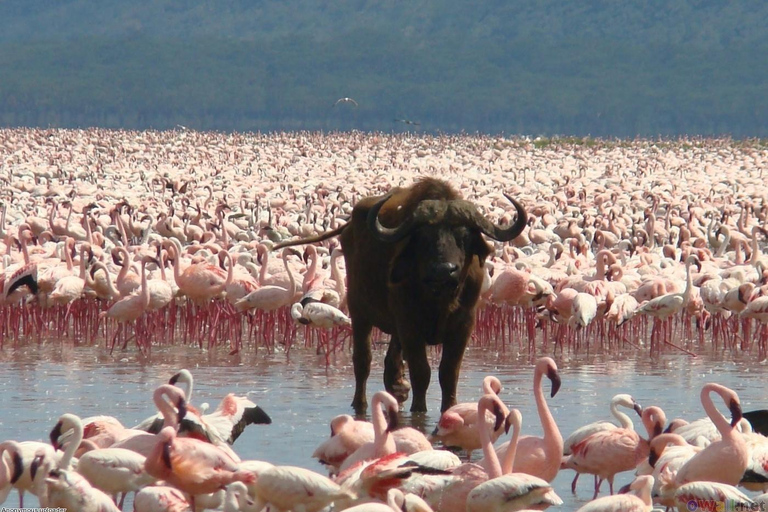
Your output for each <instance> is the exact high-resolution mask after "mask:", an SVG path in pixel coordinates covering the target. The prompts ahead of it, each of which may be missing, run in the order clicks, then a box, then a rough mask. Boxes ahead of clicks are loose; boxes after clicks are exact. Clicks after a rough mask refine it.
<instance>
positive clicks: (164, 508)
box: [133, 485, 193, 512]
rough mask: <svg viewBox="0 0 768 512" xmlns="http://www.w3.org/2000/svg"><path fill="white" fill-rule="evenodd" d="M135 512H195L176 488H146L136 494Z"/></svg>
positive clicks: (161, 486)
mask: <svg viewBox="0 0 768 512" xmlns="http://www.w3.org/2000/svg"><path fill="white" fill-rule="evenodd" d="M133 510H134V512H193V511H192V508H190V503H189V500H188V499H187V497H186V495H185V494H184V493H183V492H181V491H180V490H178V489H176V488H175V487H168V486H164V485H159V486H152V487H145V488H143V489H142V490H140V491H139V492H137V493H136V498H135V499H134V500H133Z"/></svg>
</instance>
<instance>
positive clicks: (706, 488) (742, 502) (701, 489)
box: [675, 481, 758, 510]
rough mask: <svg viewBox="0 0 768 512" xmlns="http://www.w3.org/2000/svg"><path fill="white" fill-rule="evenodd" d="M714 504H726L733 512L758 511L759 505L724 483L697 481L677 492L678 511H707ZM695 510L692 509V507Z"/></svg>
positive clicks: (680, 488) (676, 503)
mask: <svg viewBox="0 0 768 512" xmlns="http://www.w3.org/2000/svg"><path fill="white" fill-rule="evenodd" d="M712 503H726V504H728V507H729V508H731V510H758V509H757V508H754V507H756V506H758V505H757V503H755V502H754V501H752V500H751V499H750V498H749V497H748V496H747V495H746V494H744V493H743V492H741V491H740V490H738V489H737V488H736V487H734V486H732V485H728V484H724V483H722V482H710V481H695V482H690V483H687V484H685V485H681V486H680V487H679V488H678V489H677V492H675V505H676V506H677V509H678V510H697V509H701V510H707V509H706V508H705V507H711V506H712V505H711V504H712ZM692 505H693V506H694V507H695V508H691V506H692Z"/></svg>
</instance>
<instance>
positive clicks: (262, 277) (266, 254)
mask: <svg viewBox="0 0 768 512" xmlns="http://www.w3.org/2000/svg"><path fill="white" fill-rule="evenodd" d="M268 264H269V251H267V250H264V256H262V258H261V271H260V272H259V284H260V285H262V286H264V283H265V282H266V280H267V265H268Z"/></svg>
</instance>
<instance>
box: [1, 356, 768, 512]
mask: <svg viewBox="0 0 768 512" xmlns="http://www.w3.org/2000/svg"><path fill="white" fill-rule="evenodd" d="M383 359H384V351H383V350H379V351H377V352H376V353H375V354H374V366H373V368H372V371H371V377H370V380H369V394H372V393H373V392H374V391H376V390H378V389H382V387H383V386H382V384H381V382H382V363H383ZM533 359H534V358H532V357H531V356H529V355H528V354H526V353H518V352H515V351H512V350H509V348H507V350H505V351H493V350H490V349H477V348H473V349H470V350H468V351H467V354H466V357H465V360H464V367H463V371H462V375H461V378H460V382H459V400H461V401H470V400H476V399H477V397H478V395H479V391H480V384H481V381H482V379H483V377H484V376H485V375H486V374H494V375H496V376H497V377H499V379H500V380H501V382H502V384H503V386H504V391H503V394H502V399H504V400H505V402H507V404H508V405H510V406H511V407H516V408H518V409H520V411H521V412H522V414H523V433H524V434H532V435H541V433H542V432H541V425H540V423H539V420H538V416H537V415H536V408H535V403H534V401H533V395H532V392H531V387H532V379H533V365H532V361H533ZM555 359H556V361H557V363H558V365H559V367H560V369H561V376H562V381H563V385H562V388H561V390H560V392H559V393H558V395H557V396H556V397H555V398H553V399H551V400H549V404H550V408H551V410H552V413H553V415H554V417H555V419H556V421H557V422H558V425H559V426H560V429H561V432H562V433H563V436H564V437H565V436H567V435H568V434H570V432H572V431H573V430H574V429H576V428H577V427H579V426H581V425H584V424H586V423H588V422H591V421H595V420H597V419H609V413H608V404H609V402H610V399H611V397H612V396H613V395H614V394H616V393H620V392H628V393H631V394H632V395H633V396H634V397H635V398H636V399H637V400H638V402H640V403H641V404H643V405H651V404H653V405H658V406H660V407H662V408H663V409H664V410H665V411H666V412H667V415H668V416H669V417H670V418H675V417H685V418H688V419H693V418H698V417H702V416H703V415H704V413H703V411H702V409H701V405H700V403H699V390H700V388H701V386H702V385H703V384H704V383H706V382H712V381H716V382H720V383H722V384H724V385H726V386H729V387H731V388H733V389H735V390H736V391H737V392H738V393H739V395H740V397H741V400H742V404H743V407H744V409H745V410H750V409H756V408H767V407H768V396H766V394H767V391H766V388H765V386H764V382H765V379H766V373H767V372H768V369H767V367H766V364H764V363H755V362H754V361H752V360H750V358H749V357H748V356H746V357H745V356H743V355H741V354H737V353H735V354H730V353H728V354H725V355H723V354H721V353H708V354H703V355H701V356H699V357H696V358H691V357H689V356H686V355H683V354H678V353H675V354H662V355H659V356H657V357H654V358H650V357H648V355H647V354H646V353H631V352H625V353H622V354H620V355H617V354H606V353H601V354H591V355H587V354H586V353H583V352H582V353H579V354H577V355H575V354H568V353H565V354H563V355H560V354H559V353H558V355H557V357H555ZM432 361H433V368H436V363H437V361H439V354H433V355H432ZM180 368H188V369H190V371H192V373H193V375H194V377H195V394H194V397H193V400H192V402H193V403H194V404H196V405H198V406H199V405H200V404H202V403H203V402H208V403H210V405H211V407H216V405H217V404H218V402H219V400H220V399H221V398H223V397H224V396H225V395H226V394H227V393H229V392H234V393H237V394H241V395H247V396H248V397H249V398H251V400H253V401H254V402H256V403H258V404H259V405H261V406H262V407H263V408H264V409H265V410H266V411H267V412H268V413H269V415H270V416H271V417H272V419H273V424H272V425H269V426H252V427H249V428H248V429H247V430H246V431H245V432H244V434H243V435H242V436H241V437H240V439H239V440H238V441H237V443H236V445H235V449H236V451H237V452H238V453H239V454H240V455H241V457H243V458H244V459H265V460H269V461H271V462H274V463H277V464H290V465H296V466H303V467H307V468H310V469H315V470H321V467H320V466H319V464H317V463H316V462H315V461H314V460H313V459H311V458H310V455H311V454H312V451H313V450H314V448H315V447H316V446H317V445H318V444H319V443H320V442H322V440H323V439H324V438H325V437H326V436H327V435H328V422H329V420H330V419H331V418H332V417H333V416H335V415H337V414H342V413H351V412H352V411H351V407H350V406H349V404H350V402H351V400H352V395H353V393H354V378H353V377H352V361H351V356H350V354H349V353H339V354H336V355H335V356H334V358H333V364H332V366H331V367H328V368H327V367H326V366H325V358H324V356H318V355H317V354H316V353H315V351H314V350H310V349H307V350H303V349H302V350H296V349H294V350H292V352H291V356H290V358H286V356H285V354H282V353H265V352H264V351H259V352H258V353H254V352H249V351H242V352H240V353H239V354H235V355H231V354H229V353H228V352H227V351H226V350H211V351H207V350H199V349H195V348H189V347H170V346H168V347H159V348H156V349H153V352H152V354H151V356H149V357H143V356H141V355H140V354H138V353H134V352H130V351H129V352H122V353H117V352H116V353H115V354H114V355H110V354H109V353H108V352H107V351H105V350H104V349H103V348H101V347H72V346H66V345H64V344H55V343H52V344H46V345H40V346H38V345H33V346H27V347H23V348H18V349H14V350H4V351H2V352H0V400H2V403H3V404H4V408H3V415H2V417H0V440H6V439H16V440H45V439H46V437H47V434H48V432H49V430H50V429H51V428H52V427H53V425H54V424H55V422H56V420H57V418H58V417H59V416H60V415H61V414H63V413H65V412H73V413H76V414H78V415H80V416H82V417H87V416H92V415H97V414H108V415H113V416H116V417H117V418H118V419H120V420H121V421H122V422H123V423H124V424H125V425H127V426H132V425H135V424H136V423H138V422H140V421H142V420H143V419H145V418H146V417H147V416H149V415H151V414H153V407H152V403H151V396H152V392H153V390H154V389H155V387H157V386H158V385H159V384H161V383H163V382H165V381H167V380H168V378H169V377H170V376H171V375H172V374H173V373H175V372H176V371H178V370H179V369H180ZM544 383H545V388H546V389H547V391H548V386H549V384H548V381H546V379H545V381H544ZM547 394H548V393H547ZM369 398H370V397H369ZM427 399H428V406H429V408H430V411H429V412H428V413H426V414H418V415H411V414H410V413H408V412H403V413H402V416H403V418H402V420H403V424H405V425H413V426H415V427H416V428H418V429H420V430H422V431H425V432H428V431H431V430H432V429H433V427H434V425H435V423H436V421H437V419H438V417H439V413H438V409H439V406H440V390H439V385H438V383H437V372H436V371H434V372H433V382H432V385H431V386H430V389H429V394H428V397H427ZM723 410H724V409H723ZM724 412H725V411H724ZM726 414H727V412H726ZM636 424H639V422H636ZM502 440H503V439H502ZM572 477H573V474H572V473H571V472H562V473H561V474H560V475H558V477H557V479H556V480H555V489H556V491H557V492H558V493H559V494H560V496H561V497H562V498H563V499H564V500H565V505H564V506H563V508H562V509H563V510H574V509H576V508H578V506H579V504H580V503H582V502H584V501H586V500H587V499H588V497H589V496H590V492H589V487H590V485H591V483H590V482H591V479H588V478H585V479H582V483H583V486H582V485H581V484H580V486H579V490H578V497H574V496H572V495H571V493H570V488H569V485H570V480H571V479H572ZM630 479H631V476H630V475H629V474H622V475H619V476H618V477H617V481H616V486H617V487H618V486H621V485H623V484H624V483H627V482H628V481H629V480H630ZM17 499H18V498H17V495H16V494H12V495H11V496H10V497H9V499H8V501H7V503H9V504H15V500H17ZM34 505H35V503H34V502H32V503H31V506H34ZM126 507H128V505H126ZM127 510H130V508H127Z"/></svg>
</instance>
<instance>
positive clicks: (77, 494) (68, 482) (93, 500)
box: [45, 469, 120, 512]
mask: <svg viewBox="0 0 768 512" xmlns="http://www.w3.org/2000/svg"><path fill="white" fill-rule="evenodd" d="M45 482H46V485H47V486H48V495H49V498H48V500H47V502H46V503H45V506H46V507H47V508H60V509H62V510H78V511H80V512H120V509H119V508H117V506H116V505H115V502H114V501H112V498H110V497H109V496H107V495H106V494H105V493H104V492H102V491H100V490H99V489H96V488H95V487H93V486H91V484H89V483H88V480H86V479H85V478H82V477H79V478H77V477H75V474H74V473H72V472H71V471H64V470H61V469H54V470H52V471H51V472H50V473H49V475H48V476H47V477H46V479H45Z"/></svg>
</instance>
